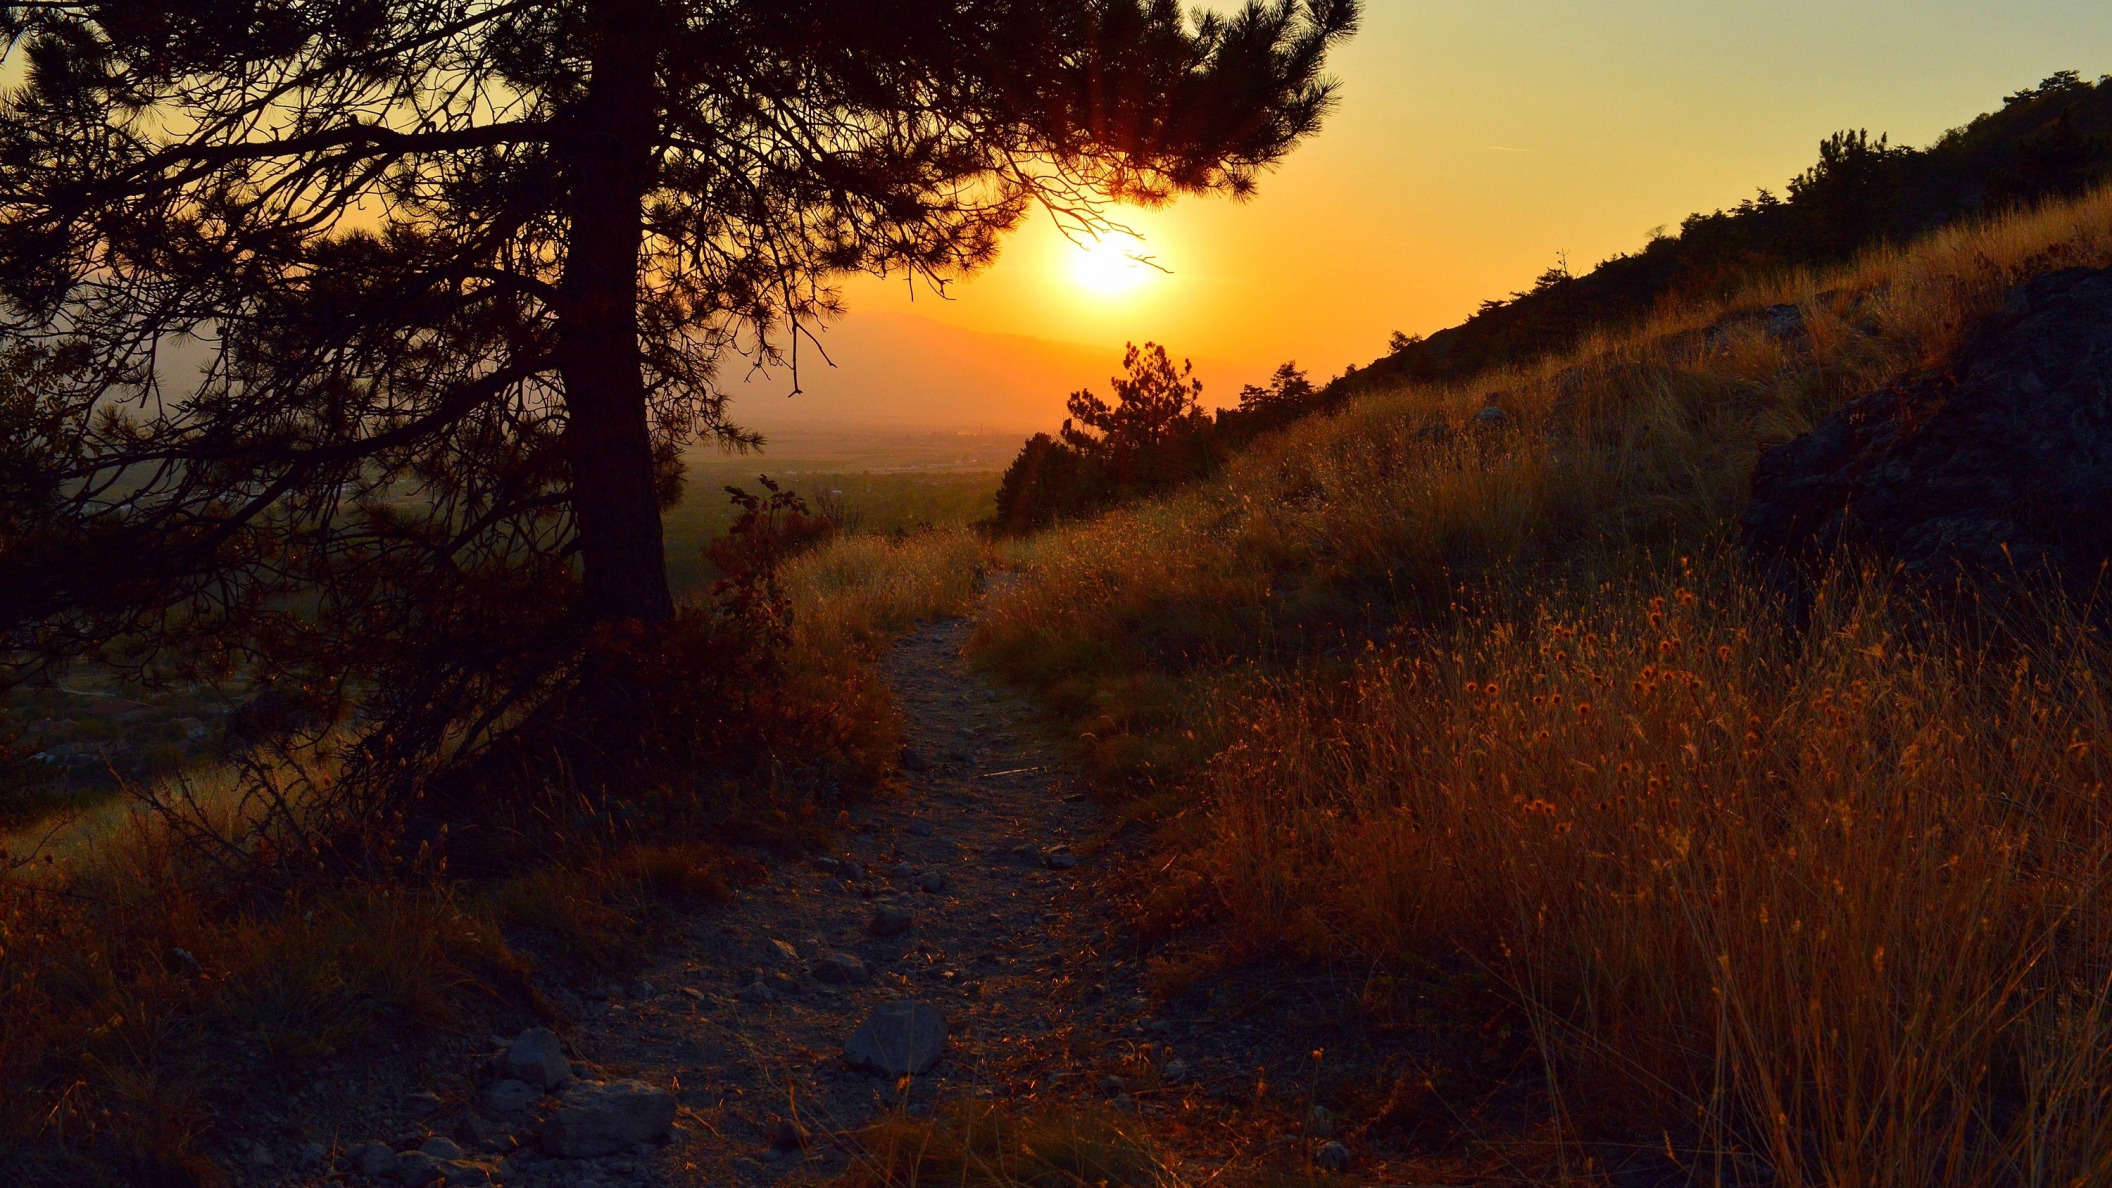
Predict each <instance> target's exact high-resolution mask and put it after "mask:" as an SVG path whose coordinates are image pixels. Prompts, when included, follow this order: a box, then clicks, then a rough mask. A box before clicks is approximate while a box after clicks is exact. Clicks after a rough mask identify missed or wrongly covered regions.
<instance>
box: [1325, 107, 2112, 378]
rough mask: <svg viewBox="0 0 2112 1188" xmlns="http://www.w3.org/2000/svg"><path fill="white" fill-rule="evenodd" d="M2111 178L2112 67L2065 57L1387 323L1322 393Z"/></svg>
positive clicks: (1502, 357) (1532, 343)
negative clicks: (1977, 97)
mask: <svg viewBox="0 0 2112 1188" xmlns="http://www.w3.org/2000/svg"><path fill="white" fill-rule="evenodd" d="M2107 178H2112V76H2107V77H2105V78H2102V79H2099V80H2098V82H2097V83H2096V84H2095V85H2093V84H2091V83H2088V82H2084V81H2083V80H2082V79H2081V77H2079V76H2078V75H2077V73H2076V72H2075V71H2072V70H2064V71H2062V72H2061V73H2059V74H2056V75H2054V76H2053V77H2051V78H2049V79H2047V80H2046V81H2044V82H2042V83H2040V84H2039V85H2038V86H2036V87H2031V88H2028V89H2026V90H2022V91H2019V92H2017V93H2016V94H2014V95H2011V96H2010V97H2009V98H2008V100H2007V101H2006V102H2005V103H2004V104H2003V106H2002V110H2000V111H1996V112H1991V113H1989V114H1986V115H1983V116H1980V117H1979V118H1978V119H1975V120H1974V121H1973V122H1972V123H1970V124H1967V125H1966V126H1965V127H1963V128H1956V129H1953V130H1951V131H1950V132H1947V133H1945V134H1944V135H1943V137H1942V138H1941V139H1939V140H1937V141H1936V143H1934V144H1932V145H1930V146H1929V147H1928V148H1925V149H1912V148H1907V147H1904V146H1900V145H1894V144H1890V143H1888V141H1887V140H1886V138H1885V137H1883V136H1879V137H1875V138H1872V137H1871V136H1870V134H1869V133H1868V132H1864V131H1855V132H1840V133H1836V134H1835V135H1833V136H1831V137H1829V138H1827V139H1826V141H1825V142H1824V143H1822V144H1820V145H1819V159H1818V163H1817V164H1815V165H1813V166H1812V167H1811V168H1810V169H1807V170H1805V171H1804V172H1803V173H1802V174H1800V175H1798V176H1797V177H1796V178H1794V179H1792V180H1791V181H1790V183H1789V187H1788V192H1787V193H1786V194H1784V195H1782V196H1779V197H1778V196H1777V195H1775V194H1773V193H1770V192H1769V191H1767V190H1762V191H1760V193H1759V194H1758V195H1756V196H1755V197H1752V198H1748V199H1746V200H1745V201H1743V202H1740V203H1739V204H1738V205H1737V206H1735V207H1733V208H1732V209H1730V210H1719V211H1717V212H1715V213H1714V214H1696V215H1690V216H1689V217H1688V218H1687V220H1686V221H1685V222H1683V223H1681V224H1680V228H1679V234H1677V235H1659V236H1656V237H1654V238H1652V239H1651V241H1650V243H1649V245H1648V246H1646V247H1644V248H1643V249H1642V250H1641V251H1638V252H1635V253H1633V254H1629V255H1620V256H1615V257H1614V258H1612V259H1610V260H1607V261H1605V262H1604V263H1602V264H1600V265H1599V266H1598V267H1596V268H1594V269H1592V270H1591V271H1590V272H1588V273H1585V274H1584V275H1581V276H1573V275H1571V274H1570V271H1569V269H1568V268H1567V267H1566V266H1563V265H1557V266H1556V267H1554V268H1550V269H1548V270H1547V271H1546V272H1544V273H1542V274H1541V275H1540V279H1539V280H1538V281H1537V282H1535V283H1534V285H1533V288H1532V290H1531V291H1530V292H1523V293H1513V294H1512V295H1511V296H1510V297H1508V298H1505V299H1500V300H1492V301H1484V302H1483V303H1482V305H1481V309H1480V310H1479V311H1478V312H1477V313H1475V314H1474V316H1472V317H1470V318H1468V319H1467V320H1466V321H1465V322H1464V323H1462V324H1460V325H1458V326H1454V327H1452V328H1451V329H1448V330H1440V331H1438V332H1437V333H1435V334H1432V335H1431V336H1430V337H1428V338H1415V337H1411V336H1405V335H1396V336H1395V337H1394V341H1393V349H1392V351H1391V353H1390V354H1388V355H1387V356H1386V357H1384V358H1382V359H1380V360H1378V361H1377V362H1376V363H1374V364H1372V365H1371V366H1369V367H1366V368H1362V369H1352V370H1351V371H1350V373H1349V374H1347V375H1345V376H1343V377H1341V378H1339V379H1337V380H1335V381H1334V382H1333V383H1330V384H1328V385H1326V386H1324V387H1323V388H1322V389H1321V393H1320V399H1321V400H1322V401H1323V402H1327V401H1332V400H1338V399H1342V398H1346V397H1347V396H1348V395H1350V394H1352V393H1353V392H1356V391H1362V390H1364V389H1366V388H1370V387H1374V386H1378V385H1381V384H1385V383H1390V382H1396V381H1399V380H1402V379H1409V380H1425V381H1428V380H1450V379H1459V378H1463V377H1465V376H1469V375H1472V374H1473V373H1475V372H1477V371H1480V370H1482V369H1484V368H1487V367H1490V366H1492V365H1496V364H1500V363H1505V362H1511V361H1516V360H1519V359H1523V358H1529V357H1532V356H1535V355H1542V354H1547V353H1550V352H1555V351H1561V350H1565V349H1567V348H1569V347H1570V346H1572V345H1574V344H1575V343H1576V342H1577V341H1578V340H1579V339H1581V338H1582V337H1583V336H1585V335H1586V334H1588V333H1590V332H1592V331H1594V330H1599V329H1610V328H1616V327H1619V326H1621V325H1623V324H1627V323H1632V322H1634V321H1636V320H1638V319H1640V318H1642V317H1643V316H1644V315H1646V314H1648V313H1649V312H1650V311H1651V310H1652V309H1653V308H1654V307H1656V306H1657V305H1658V303H1659V302H1661V301H1664V300H1666V299H1668V298H1669V299H1679V298H1717V297H1724V296H1729V295H1730V294H1732V293H1734V292H1736V291H1737V290H1738V289H1740V288H1742V287H1744V286H1745V285H1746V284H1748V283H1750V282H1751V281H1752V280H1753V278H1755V277H1756V276H1760V275H1765V274H1766V273H1768V272H1771V271H1778V270H1782V269H1786V268H1793V267H1798V266H1803V265H1817V264H1829V263H1835V262H1838V261H1841V260H1845V259H1847V258H1848V257H1850V256H1853V255H1854V254H1855V253H1857V252H1859V251H1861V250H1863V249H1864V248H1867V247H1871V246H1873V245H1875V244H1878V243H1882V242H1886V241H1891V242H1904V241H1906V240H1908V239H1911V238H1913V237H1915V236H1917V235H1921V234H1924V233H1926V232H1928V231H1931V230H1934V229H1936V228H1938V227H1941V226H1943V225H1944V224H1946V223H1948V222H1950V221H1951V220H1953V219H1956V218H1959V217H1961V216H1970V215H1974V214H1979V213H1983V212H1992V211H1996V210H2001V209H2005V208H2010V207H2015V206H2020V205H2025V204H2028V203H2032V202H2035V201H2039V200H2041V199H2046V198H2054V197H2061V196H2068V195H2074V194H2079V193H2081V192H2083V191H2085V190H2088V189H2089V188H2090V187H2092V186H2093V185H2095V184H2097V183H2099V182H2102V181H2105V180H2106V179H2107Z"/></svg>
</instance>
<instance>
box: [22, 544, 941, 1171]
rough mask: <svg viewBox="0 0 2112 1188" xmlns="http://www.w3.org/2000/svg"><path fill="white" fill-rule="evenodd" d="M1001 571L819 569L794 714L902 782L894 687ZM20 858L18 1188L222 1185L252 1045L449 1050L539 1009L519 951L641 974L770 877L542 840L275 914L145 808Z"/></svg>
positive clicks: (229, 829)
mask: <svg viewBox="0 0 2112 1188" xmlns="http://www.w3.org/2000/svg"><path fill="white" fill-rule="evenodd" d="M981 563H982V546H981V545H980V544H979V543H977V542H976V541H975V540H974V538H972V537H970V536H968V535H967V534H965V533H960V532H950V533H949V532H933V533H922V534H912V535H908V536H904V537H901V538H899V539H888V538H882V537H850V538H845V539H843V540H839V541H836V542H834V543H832V544H830V545H828V546H827V547H825V548H824V549H822V550H819V551H817V552H815V553H812V554H809V555H807V556H804V557H801V558H799V559H797V560H796V561H794V562H793V563H792V564H791V565H790V566H789V567H788V568H787V571H786V573H785V574H784V581H785V587H786V590H787V594H788V596H789V597H790V599H791V601H792V603H793V607H794V620H793V624H792V631H791V636H792V640H791V644H790V647H789V650H788V653H787V655H786V657H785V665H784V680H785V685H786V688H785V689H783V690H781V691H778V693H777V695H776V696H775V697H774V698H773V700H772V704H773V705H775V706H777V709H778V712H780V713H781V714H784V715H786V716H788V717H790V718H798V719H801V720H803V721H804V720H807V719H814V720H820V721H823V722H834V723H836V724H837V727H836V733H837V734H838V735H840V736H841V738H840V739H839V741H840V742H841V743H842V744H843V747H844V748H847V749H848V750H850V751H855V752H860V753H861V754H863V753H864V752H873V754H871V755H865V756H864V758H865V760H867V761H868V765H869V766H871V767H873V768H875V769H880V770H885V769H887V768H889V767H891V765H892V764H893V763H894V752H893V746H894V740H895V738H896V735H895V733H894V730H893V723H892V718H891V711H890V709H889V706H888V704H887V700H886V693H885V690H884V687H883V686H882V685H881V684H880V682H879V681H878V680H877V678H875V677H874V676H873V675H872V674H871V673H870V672H869V671H868V667H869V662H870V661H871V660H872V658H873V657H874V655H875V654H876V652H877V649H878V648H879V647H880V646H881V645H882V644H884V642H885V641H886V640H887V639H888V638H890V637H891V635H892V634H894V633H896V632H899V631H901V630H904V629H906V628H907V627H909V626H910V625H912V624H913V623H914V622H915V621H916V620H917V619H919V618H923V617H930V616H934V615H940V614H947V613H957V612H959V611H961V610H964V609H965V608H966V606H967V604H968V602H969V600H970V599H971V598H972V597H973V596H974V593H975V589H976V584H977V581H978V579H979V576H980V566H981ZM767 725H768V724H767V723H764V724H759V725H758V729H764V728H766V727H767ZM761 743H762V740H758V745H761ZM693 775H694V773H671V776H672V778H671V780H670V789H669V790H659V789H653V790H641V794H640V797H639V799H640V802H641V804H653V803H657V802H659V801H661V800H665V799H666V798H667V797H669V796H671V795H673V794H674V793H675V792H676V791H679V790H680V789H682V788H687V787H696V788H699V789H701V790H702V791H703V792H711V791H712V790H713V789H714V788H715V787H716V785H714V784H712V783H711V782H710V781H698V780H696V779H694V778H693ZM685 779H686V780H687V782H685ZM763 791H770V790H769V789H765V790H763ZM197 794H198V795H197V799H196V803H195V808H196V813H195V818H194V820H193V821H192V824H193V825H196V826H201V827H203V828H204V829H205V830H206V832H208V833H210V834H212V835H214V836H218V837H220V838H223V839H227V840H229V841H230V842H238V841H239V839H240V838H241V837H242V836H243V832H244V831H243V828H242V826H243V814H244V813H245V811H246V809H245V801H244V799H243V797H242V795H241V791H240V789H239V788H238V787H237V786H236V785H235V784H234V782H233V781H232V780H231V779H225V778H222V779H211V778H209V779H207V780H206V781H204V782H203V783H202V784H200V785H199V787H198V788H197ZM252 807H253V806H252ZM669 807H671V808H674V809H676V810H677V811H675V812H674V813H673V817H672V818H671V819H681V817H682V814H681V813H680V812H679V811H678V810H679V806H669ZM6 843H7V849H8V851H9V852H10V853H11V854H12V856H13V857H12V859H11V860H10V861H8V862H7V863H6V864H5V865H0V1085H4V1086H5V1090H4V1091H0V1181H4V1182H7V1183H10V1184H12V1183H33V1182H42V1181H44V1180H49V1179H59V1180H68V1177H71V1178H72V1180H81V1181H84V1182H88V1181H94V1180H95V1178H96V1177H98V1176H100V1177H104V1178H105V1179H106V1180H107V1181H108V1182H117V1183H146V1182H155V1183H185V1182H189V1183H199V1184H210V1183H216V1182H219V1173H218V1172H217V1171H215V1169H213V1168H212V1167H211V1165H210V1164H208V1163H207V1162H205V1161H204V1160H202V1159H201V1158H199V1157H198V1156H197V1155H196V1154H195V1145H194V1144H195V1140H196V1139H197V1137H198V1136H199V1135H200V1134H201V1133H203V1132H204V1131H205V1129H206V1128H207V1126H208V1115H207V1114H206V1113H205V1112H204V1111H203V1109H202V1108H201V1106H200V1104H199V1103H200V1100H201V1098H202V1097H204V1096H207V1095H209V1093H210V1092H212V1091H214V1088H215V1086H216V1085H218V1084H219V1083H221V1082H224V1081H225V1080H226V1079H227V1078H228V1077H230V1076H233V1075H238V1073H239V1066H238V1067H237V1068H236V1069H230V1068H229V1067H228V1062H227V1060H226V1059H225V1054H226V1051H227V1049H228V1045H234V1046H235V1049H236V1050H237V1051H240V1052H244V1053H250V1054H254V1055H255V1057H256V1058H257V1059H260V1060H263V1061H266V1062H268V1063H269V1064H271V1065H273V1066H276V1067H278V1068H279V1069H280V1070H281V1071H282V1072H283V1071H284V1069H286V1068H293V1067H298V1066H301V1065H303V1064H306V1063H312V1062H313V1061H316V1060H320V1059H325V1058H327V1057H329V1056H331V1055H332V1054H334V1053H336V1052H338V1051H342V1050H344V1049H345V1048H347V1047H348V1046H350V1045H352V1044H354V1043H355V1042H357V1041H359V1040H361V1039H363V1038H365V1037H370V1036H371V1035H373V1034H374V1033H375V1032H376V1031H398V1030H413V1031H415V1030H419V1029H434V1028H442V1029H444V1028H447V1027H451V1026H456V1025H458V1024H464V1023H466V1022H467V1021H468V1019H469V1018H470V1017H471V1016H473V1015H474V1014H475V1013H476V1012H478V1011H479V1010H482V1009H487V1008H490V1007H493V1006H495V1005H497V1004H499V1003H501V1002H510V1003H512V1004H513V1007H514V1008H515V1009H531V1010H532V1009H539V1004H538V1002H537V999H536V995H535V991H534V989H533V987H532V984H531V980H530V974H531V967H530V963H529V961H528V960H527V959H526V958H525V957H523V956H522V955H521V954H520V953H519V952H517V951H516V950H515V949H514V948H513V946H512V945H511V944H510V943H509V942H508V941H507V939H506V935H507V934H508V933H509V932H532V933H534V934H535V935H536V936H537V937H538V939H539V941H540V942H541V943H542V947H543V948H544V950H545V951H547V952H553V953H556V954H558V955H560V959H561V960H562V961H564V962H565V963H566V964H567V965H569V966H577V967H582V968H584V969H585V970H588V971H602V972H608V971H615V970H620V969H622V968H624V967H626V966H627V965H629V964H630V963H632V962H635V961H636V960H638V959H639V958H640V957H641V956H642V955H643V947H644V946H645V945H647V944H649V943H650V941H651V940H652V937H653V935H654V930H655V926H656V925H655V921H656V919H657V917H658V915H659V914H660V913H661V912H662V909H663V908H666V907H687V908H694V907H697V906H699V905H708V904H710V903H713V902H717V901H720V900H723V899H724V898H726V896H727V892H728V890H729V888H730V886H731V885H732V884H733V883H735V882H738V881H740V880H742V879H744V878H748V877H751V876H752V875H753V874H754V873H755V864H754V862H753V861H752V860H746V859H742V858H741V857H739V856H738V855H735V854H732V853H730V852H728V851H726V850H724V849H722V848H720V847H718V846H716V845H713V844H711V843H710V842H708V841H701V840H681V839H664V838H663V839H658V840H655V841H654V842H652V843H650V844H638V843H637V842H635V841H631V840H625V839H624V838H622V837H617V836H598V835H597V836H592V837H588V836H580V837H571V838H565V837H553V838H548V839H542V840H540V841H539V843H538V846H537V847H536V850H537V852H538V853H539V854H540V855H541V856H542V859H541V861H540V862H539V864H538V866H537V868H536V869H534V870H532V871H530V872H529V873H526V874H517V875H511V876H508V875H503V874H501V875H498V876H495V877H491V878H487V879H484V880H480V881H479V882H477V883H474V884H468V883H463V882H460V881H457V880H453V879H450V878H448V877H447V876H446V874H445V872H444V871H443V870H438V869H434V868H432V867H431V866H430V865H428V866H427V867H425V868H423V869H422V870H421V871H420V872H419V873H418V874H416V875H412V876H405V877H402V878H399V879H397V880H395V881H378V882H374V883H369V884H351V885H347V884H335V885H321V886H315V885H305V884H302V883H299V882H295V883H292V884H289V885H285V886H274V887H272V888H270V889H269V890H268V892H265V893H259V891H258V890H257V889H256V888H254V887H247V886H244V885H241V884H237V885H236V886H233V887H229V886H227V885H225V880H223V879H222V878H220V877H219V876H221V875H222V874H223V873H224V872H222V871H221V870H220V869H219V868H218V867H217V866H216V865H215V864H214V862H213V861H212V859H211V856H210V855H209V854H208V853H206V852H204V851H201V850H200V849H199V848H198V847H197V846H196V845H195V844H194V842H193V841H192V840H189V839H187V838H186V836H185V835H183V834H181V833H179V832H177V831H174V830H172V829H171V828H170V827H169V825H168V822H167V821H166V820H165V819H164V818H162V817H161V816H159V815H157V814H155V813H153V812H149V811H146V810H145V809H143V808H142V807H141V806H140V805H139V804H138V803H137V802H119V803H114V804H110V805H105V806H101V807H99V808H97V809H96V810H94V811H93V812H92V813H88V814H84V815H82V816H81V817H79V818H78V819H75V820H61V821H53V822H46V823H44V824H43V825H41V826H39V827H36V828H32V829H28V830H23V831H20V832H17V833H16V834H14V835H12V836H11V837H8V838H7V839H6ZM274 1075H277V1074H274ZM68 1182H71V1180H69V1181H68Z"/></svg>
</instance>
